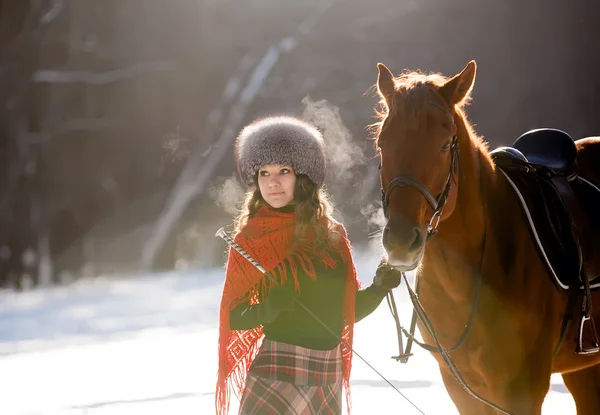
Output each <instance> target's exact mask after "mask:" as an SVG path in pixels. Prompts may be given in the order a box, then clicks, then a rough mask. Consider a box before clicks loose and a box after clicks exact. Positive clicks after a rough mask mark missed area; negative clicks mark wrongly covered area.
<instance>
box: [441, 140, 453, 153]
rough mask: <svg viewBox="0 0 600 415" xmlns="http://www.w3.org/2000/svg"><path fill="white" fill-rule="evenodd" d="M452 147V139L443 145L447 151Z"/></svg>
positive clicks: (443, 148)
mask: <svg viewBox="0 0 600 415" xmlns="http://www.w3.org/2000/svg"><path fill="white" fill-rule="evenodd" d="M450 147H452V140H448V141H446V142H445V143H444V144H443V145H442V151H447V150H449V149H450Z"/></svg>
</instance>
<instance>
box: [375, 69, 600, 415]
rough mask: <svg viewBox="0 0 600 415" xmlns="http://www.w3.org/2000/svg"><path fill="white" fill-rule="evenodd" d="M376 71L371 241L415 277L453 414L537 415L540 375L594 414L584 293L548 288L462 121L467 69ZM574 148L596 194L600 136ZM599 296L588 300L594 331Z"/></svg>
mask: <svg viewBox="0 0 600 415" xmlns="http://www.w3.org/2000/svg"><path fill="white" fill-rule="evenodd" d="M378 72H379V73H378V79H377V90H378V94H379V96H380V98H381V102H380V104H381V108H382V109H381V110H380V111H377V115H378V117H379V119H378V122H377V123H376V124H374V126H375V127H376V133H375V139H376V140H375V146H376V148H377V150H378V152H379V154H380V161H381V186H382V192H383V198H384V199H383V205H384V212H385V217H386V225H385V227H384V229H383V236H382V242H383V246H384V248H385V250H386V252H387V256H388V261H389V262H390V263H391V264H392V265H394V266H395V267H397V268H399V269H401V270H402V271H409V270H413V269H414V270H416V276H417V279H416V280H417V294H418V301H414V302H413V303H415V304H416V305H420V306H422V309H421V311H424V313H419V317H420V319H419V322H418V327H419V331H420V333H421V335H422V337H423V339H424V342H425V343H426V344H428V345H429V349H431V350H433V352H432V355H433V356H434V357H435V359H436V360H437V361H438V363H439V366H440V371H441V375H442V378H443V381H444V384H445V387H446V389H447V391H448V393H449V395H450V397H451V399H452V401H453V402H454V404H455V405H456V407H457V409H458V411H459V412H460V413H461V414H463V415H464V414H473V415H475V414H477V415H481V414H497V413H509V414H517V415H529V414H541V408H542V403H543V401H544V398H545V396H546V394H547V392H548V390H549V387H550V377H551V374H553V373H560V374H562V378H563V379H564V382H565V385H566V386H567V388H568V390H569V391H570V392H571V395H572V396H573V398H574V400H575V403H576V407H577V413H578V414H579V415H584V414H589V415H592V414H600V353H598V352H595V351H594V350H592V351H589V350H583V351H582V350H579V351H578V333H579V331H578V329H579V325H580V324H579V323H580V322H581V321H582V320H581V317H582V313H583V311H582V304H583V303H582V301H583V299H585V298H586V297H585V296H584V295H583V293H585V292H586V291H585V290H581V289H579V288H580V287H579V284H578V285H577V286H575V287H574V288H571V289H570V290H563V289H561V288H560V287H558V286H557V284H556V283H555V281H554V280H553V278H552V277H551V275H550V272H549V270H548V266H547V264H545V263H544V261H543V258H542V255H540V254H539V250H538V247H537V246H536V241H535V238H533V237H532V236H531V230H530V229H529V228H528V222H527V216H526V215H525V214H524V213H523V211H522V206H521V204H520V203H521V202H520V200H519V198H518V195H517V193H516V192H515V191H514V189H513V187H512V186H511V184H510V181H509V180H508V179H507V176H506V175H505V174H503V173H502V171H501V169H500V168H499V167H498V165H497V163H496V162H495V159H494V158H493V152H490V151H489V149H488V146H487V144H486V143H485V142H484V141H483V140H482V138H480V137H478V136H477V135H476V133H475V131H474V129H473V127H472V126H471V125H470V124H469V121H468V120H467V118H466V115H465V109H464V106H465V104H466V103H467V102H468V101H469V99H470V93H471V90H472V88H473V84H474V81H475V72H476V64H475V62H474V61H471V62H469V63H468V64H467V66H466V67H465V68H464V69H463V70H462V72H460V73H459V74H457V75H456V76H454V77H452V78H446V77H444V76H442V75H439V74H424V73H420V72H412V73H405V74H402V75H400V76H398V77H395V76H394V75H393V74H392V73H391V72H390V70H389V69H388V68H387V67H386V66H385V65H383V64H381V63H380V64H378ZM572 142H573V141H572V140H571V141H570V143H571V144H570V145H571V146H573V144H572ZM548 143H549V142H548ZM575 143H576V148H577V151H575V150H573V154H574V155H575V156H576V157H577V161H578V167H577V170H578V172H579V175H580V176H582V177H585V178H586V179H587V181H588V182H587V183H588V184H589V185H590V186H591V187H592V188H593V189H595V190H594V191H598V187H600V137H596V138H593V137H589V138H587V139H581V140H577V141H575ZM573 148H575V146H573ZM575 156H574V157H575ZM590 183H592V184H590ZM599 194H600V193H599ZM587 208H588V211H589V209H595V210H596V211H597V212H600V205H598V206H595V207H592V206H587ZM588 216H589V217H593V216H595V215H588ZM597 225H598V221H596V222H595V225H594V226H597ZM578 229H579V230H577V231H575V230H574V231H573V233H574V234H576V235H577V237H578V238H577V240H578V241H581V250H582V251H583V252H585V254H586V257H585V259H584V260H581V263H582V264H583V265H582V268H583V271H584V273H586V274H587V275H588V276H590V279H589V281H591V280H592V277H591V276H600V255H599V254H600V242H594V239H595V241H598V235H599V234H600V233H599V232H600V227H598V228H596V229H581V227H580V228H578ZM583 231H585V232H583ZM586 232H587V233H586ZM592 232H593V233H592ZM430 237H431V238H430ZM594 243H595V245H594ZM586 244H587V245H586ZM577 246H579V244H578V245H577ZM578 277H579V276H578ZM584 278H585V274H584ZM580 281H584V280H583V279H582V280H580ZM582 284H583V283H582ZM598 285H600V284H594V285H592V289H591V290H588V291H587V294H588V296H589V298H588V300H591V302H592V303H593V304H597V305H598V307H597V308H595V309H594V310H593V314H591V313H592V311H591V310H590V311H589V314H588V315H590V316H591V317H595V319H596V321H598V320H599V319H600V290H598V291H597V290H595V287H597V286H598ZM588 287H589V284H588ZM568 292H575V293H576V294H577V296H576V298H577V299H576V300H575V301H577V302H575V301H573V303H571V302H569V303H568V299H569V298H571V296H570V295H569V294H568ZM569 315H570V317H571V318H568V319H565V316H569ZM424 321H425V322H424ZM592 321H593V320H592ZM588 323H589V321H588ZM563 324H564V327H563ZM432 330H433V331H432ZM593 331H594V329H593V328H592V334H593ZM436 333H437V335H435V334H436ZM432 334H434V335H435V336H434V335H432ZM438 340H439V343H438ZM440 346H443V348H444V349H447V353H446V352H445V351H444V353H440V350H441V349H440ZM453 346H454V347H453ZM448 356H449V357H450V358H451V360H452V362H453V364H454V365H455V366H453V365H452V362H450V363H449V359H448V358H447V357H448ZM453 367H454V368H455V369H457V370H455V369H453ZM469 391H471V392H472V393H470V392H469ZM494 406H495V408H496V409H494Z"/></svg>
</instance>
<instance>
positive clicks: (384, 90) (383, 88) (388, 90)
mask: <svg viewBox="0 0 600 415" xmlns="http://www.w3.org/2000/svg"><path fill="white" fill-rule="evenodd" d="M377 72H378V73H377V91H378V92H379V95H381V97H382V98H383V99H385V102H386V103H387V105H388V108H389V107H391V104H392V98H393V97H394V92H395V91H396V87H395V86H394V75H393V74H392V72H390V70H389V69H388V67H387V66H385V65H384V64H383V63H378V64H377Z"/></svg>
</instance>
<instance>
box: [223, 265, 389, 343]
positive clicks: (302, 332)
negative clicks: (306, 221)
mask: <svg viewBox="0 0 600 415" xmlns="http://www.w3.org/2000/svg"><path fill="white" fill-rule="evenodd" d="M333 257H334V259H335V260H336V262H337V266H336V268H335V269H330V268H326V267H325V266H324V265H323V263H322V262H321V261H319V260H318V259H316V258H314V257H313V258H311V259H312V261H313V264H314V267H315V271H316V274H317V278H316V280H313V279H312V278H310V277H308V276H307V275H306V274H305V273H304V271H303V269H302V267H301V266H300V265H299V264H298V267H297V269H298V282H299V284H300V298H299V299H300V301H301V302H302V303H303V304H304V305H305V306H306V308H308V309H309V310H310V311H311V312H312V313H314V314H315V315H316V316H317V317H318V318H319V319H320V320H321V321H322V322H324V323H325V324H326V325H327V326H328V327H329V328H330V329H331V330H332V331H333V332H334V333H335V337H334V336H333V335H332V334H331V333H330V332H329V331H328V330H327V329H325V328H324V327H323V326H322V325H321V324H320V323H319V322H317V321H316V319H315V318H313V317H312V316H311V315H310V314H308V313H307V312H306V311H305V310H304V308H302V307H301V306H299V305H298V304H296V305H295V308H294V311H292V312H282V313H281V314H280V315H279V316H278V317H277V319H276V320H275V321H274V322H272V323H265V324H263V323H262V322H261V321H260V312H259V310H260V306H261V305H260V304H255V305H250V304H248V303H244V304H240V305H239V306H238V307H236V308H235V309H233V310H232V311H231V313H230V323H229V324H230V327H231V329H232V330H249V329H253V328H255V327H258V326H260V325H262V326H263V329H264V334H265V337H266V338H267V339H269V340H273V341H278V342H283V343H288V344H293V345H296V346H301V347H306V348H309V349H316V350H330V349H333V348H334V347H336V346H337V345H338V344H339V343H340V338H341V333H342V329H343V327H344V319H343V316H342V301H343V294H344V281H345V277H346V265H345V264H344V263H342V260H341V257H339V256H337V257H336V256H335V255H333ZM288 267H289V265H288ZM289 272H290V271H289V269H288V275H291V274H290V273H289ZM287 283H289V284H293V282H292V279H291V278H290V279H289V280H288V282H287ZM386 293H387V292H386V291H385V290H384V289H382V288H380V287H378V286H375V285H371V286H369V287H368V288H365V289H362V290H358V291H357V292H356V307H355V317H356V320H355V321H356V322H358V321H360V320H362V319H363V318H365V317H366V316H368V315H369V314H371V313H372V312H373V311H374V310H375V309H376V308H377V307H378V306H379V304H381V301H382V300H383V298H384V297H385V295H386ZM259 301H260V299H259Z"/></svg>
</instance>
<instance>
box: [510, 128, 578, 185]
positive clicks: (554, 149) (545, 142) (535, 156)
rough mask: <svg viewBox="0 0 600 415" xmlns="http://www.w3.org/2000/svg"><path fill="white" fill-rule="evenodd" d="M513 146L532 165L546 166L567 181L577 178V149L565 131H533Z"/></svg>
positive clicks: (541, 129) (542, 129)
mask: <svg viewBox="0 0 600 415" xmlns="http://www.w3.org/2000/svg"><path fill="white" fill-rule="evenodd" d="M512 146H513V148H515V149H517V150H519V151H520V152H521V153H522V154H523V155H524V156H525V158H526V159H527V161H528V162H529V163H531V164H536V165H539V166H546V167H548V168H550V169H551V170H552V171H553V172H555V173H556V174H559V175H561V176H564V177H566V178H567V180H573V179H574V178H575V177H577V148H576V147H575V142H574V141H573V139H572V138H571V136H570V135H569V134H567V133H565V132H564V131H561V130H556V129H553V128H540V129H537V130H531V131H528V132H526V133H525V134H523V135H522V136H520V137H519V138H517V140H516V141H515V142H514V143H513V145H512Z"/></svg>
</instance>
